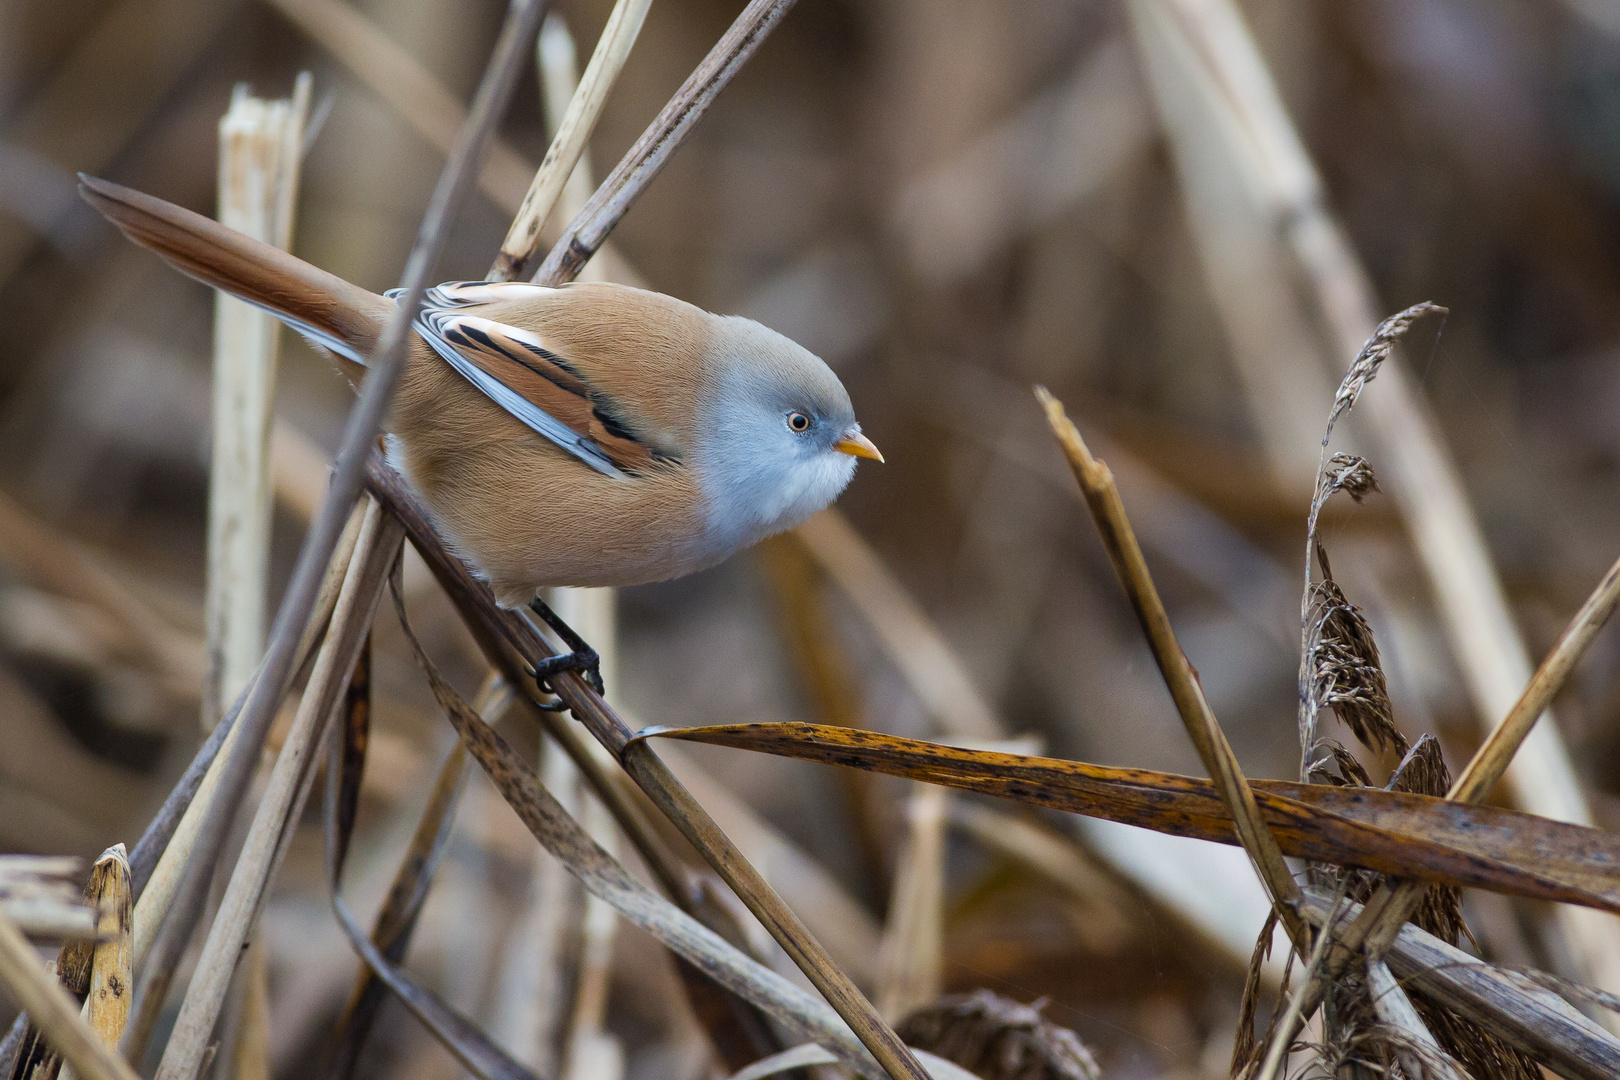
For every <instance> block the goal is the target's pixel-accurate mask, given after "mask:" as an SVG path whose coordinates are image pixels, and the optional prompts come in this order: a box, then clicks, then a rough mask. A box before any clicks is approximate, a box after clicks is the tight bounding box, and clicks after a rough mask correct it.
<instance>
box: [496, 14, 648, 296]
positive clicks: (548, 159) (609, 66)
mask: <svg viewBox="0 0 1620 1080" xmlns="http://www.w3.org/2000/svg"><path fill="white" fill-rule="evenodd" d="M651 6H652V0H618V2H617V3H616V4H614V5H613V11H612V13H611V14H609V15H608V21H607V26H605V27H604V28H603V29H602V36H601V37H600V38H598V39H597V42H596V51H595V52H593V53H592V54H591V61H590V63H589V64H587V65H586V67H585V74H584V76H582V77H581V78H580V80H579V85H578V86H577V87H576V88H575V89H574V91H573V94H572V95H571V96H570V97H569V99H568V111H567V112H566V113H565V114H564V115H563V118H562V121H561V122H560V123H559V124H557V125H556V127H555V129H554V132H553V135H552V139H551V146H550V147H549V148H548V149H547V150H546V156H545V158H544V160H542V161H541V162H540V168H539V169H538V170H537V171H536V172H535V174H534V181H533V182H532V183H531V184H530V185H529V190H528V193H527V194H525V195H524V196H523V205H522V206H521V207H520V208H519V209H518V212H517V216H516V217H515V218H513V220H512V227H511V228H510V229H509V230H507V233H506V239H505V241H503V242H502V244H501V253H500V255H499V256H498V257H497V258H496V260H495V267H494V269H493V270H492V271H491V272H490V278H491V280H494V281H512V280H514V279H516V278H520V277H522V276H523V274H524V272H525V271H526V270H527V268H528V266H529V265H530V263H531V261H532V260H533V259H534V256H535V253H536V249H537V248H538V247H539V246H540V228H541V226H542V225H544V224H545V222H546V218H548V217H549V216H550V215H551V210H552V206H553V205H554V204H555V203H556V201H557V197H558V196H559V195H561V194H562V190H563V188H564V186H566V185H567V183H568V179H569V177H570V176H572V175H573V172H574V166H575V165H577V164H578V163H579V159H580V156H581V155H582V154H584V152H585V144H586V143H587V142H588V141H589V140H590V137H591V132H592V131H594V130H595V129H596V121H597V120H598V119H599V118H600V117H601V115H602V106H603V105H604V104H606V102H607V96H608V91H609V90H611V89H612V88H613V83H614V80H616V79H617V78H618V77H619V72H620V70H622V69H623V67H624V62H625V61H626V60H627V59H629V57H630V49H631V47H632V46H633V45H634V44H635V42H636V35H638V34H639V33H641V24H642V22H643V21H644V20H645V19H646V17H647V9H648V8H649V7H651ZM575 213H578V211H577V210H576V211H575Z"/></svg>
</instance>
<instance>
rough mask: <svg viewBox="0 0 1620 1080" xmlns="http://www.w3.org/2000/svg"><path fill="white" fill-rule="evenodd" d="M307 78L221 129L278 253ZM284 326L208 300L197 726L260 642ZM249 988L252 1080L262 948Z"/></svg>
mask: <svg viewBox="0 0 1620 1080" xmlns="http://www.w3.org/2000/svg"><path fill="white" fill-rule="evenodd" d="M312 83H313V79H312V78H311V76H310V75H309V73H308V72H304V73H303V74H301V75H299V76H298V79H297V80H296V82H295V83H294V88H293V95H292V98H291V99H290V100H286V101H264V100H261V99H259V98H255V97H252V96H251V95H250V94H249V93H248V90H247V86H246V85H245V84H240V83H239V84H238V85H237V87H236V91H235V93H234V94H233V96H232V98H231V104H230V107H229V108H228V109H227V110H226V113H225V115H224V117H223V118H222V119H221V120H220V124H219V210H218V216H219V220H220V222H221V224H224V225H226V226H228V227H230V228H233V229H236V230H237V231H238V232H242V233H245V234H247V235H249V236H251V237H253V238H254V239H256V240H262V241H264V242H265V243H268V244H273V245H274V246H276V247H278V248H281V249H282V250H283V251H285V250H287V249H288V248H290V247H291V244H292V230H293V219H294V217H295V207H296V205H297V193H298V181H299V175H300V171H301V170H300V166H301V164H302V162H303V156H304V155H303V141H304V126H305V122H306V119H307V117H308V114H309V99H310V88H311V85H312ZM280 340H281V322H280V320H278V319H276V318H275V317H274V316H272V315H270V314H269V313H268V312H265V311H262V310H260V309H258V308H256V307H254V306H252V305H250V304H247V303H244V302H243V301H241V300H238V299H236V298H235V297H233V296H229V295H227V294H225V293H222V292H216V293H215V294H214V380H213V408H212V411H211V415H212V426H213V438H212V442H211V450H210V454H209V487H208V563H207V574H206V587H205V592H204V600H203V625H204V627H205V632H206V650H207V651H206V654H205V655H206V657H207V669H206V670H205V672H204V675H203V683H202V703H201V710H202V725H203V729H204V730H210V729H212V728H213V727H214V725H215V724H217V723H219V720H220V717H221V715H222V713H223V711H224V708H225V705H226V703H227V702H229V701H230V700H231V699H232V698H234V697H235V696H236V695H237V694H238V693H239V692H240V691H241V690H242V688H243V687H245V686H247V685H248V683H249V682H250V681H251V680H252V678H253V669H254V668H255V667H256V666H257V664H258V661H259V653H260V650H261V649H262V648H263V647H264V631H265V612H266V610H267V609H268V607H269V584H270V582H269V570H270V524H271V515H272V511H273V507H274V494H273V492H272V490H271V486H270V429H271V424H272V422H273V413H274V404H275V383H276V353H277V347H278V345H279V343H280ZM245 959H246V963H245V965H244V966H243V967H242V969H241V972H242V973H241V976H240V978H241V979H243V980H246V987H245V989H244V990H243V991H242V993H241V994H240V996H239V997H238V998H237V999H235V1000H237V1001H239V1002H240V1011H241V1015H240V1018H239V1019H238V1020H237V1021H236V1022H230V1023H226V1024H225V1025H224V1028H223V1030H224V1031H225V1032H226V1034H227V1036H228V1038H227V1040H226V1042H227V1045H226V1046H225V1047H224V1052H225V1053H227V1054H230V1055H232V1057H233V1058H234V1061H233V1066H234V1067H233V1068H232V1070H231V1072H232V1075H233V1076H235V1077H237V1078H238V1080H260V1078H262V1077H263V1075H264V1073H265V1072H266V1070H267V1065H266V1063H265V1062H264V1061H263V1059H262V1056H261V1055H262V1053H263V1051H264V1048H265V1047H266V1046H267V1045H268V1042H269V1033H268V1031H267V1030H266V1029H267V1027H268V1025H269V1016H268V1013H267V1003H268V999H269V986H268V985H267V983H266V980H267V978H268V970H267V968H266V967H265V959H264V950H263V949H262V948H258V947H255V948H253V949H251V951H250V952H249V954H248V956H247V957H246V958H245Z"/></svg>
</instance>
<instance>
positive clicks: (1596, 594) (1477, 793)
mask: <svg viewBox="0 0 1620 1080" xmlns="http://www.w3.org/2000/svg"><path fill="white" fill-rule="evenodd" d="M1616 605H1620V559H1617V560H1616V561H1615V563H1614V565H1613V566H1611V567H1609V572H1608V573H1607V574H1605V575H1603V580H1602V581H1599V582H1598V585H1597V588H1596V589H1594V590H1593V591H1592V595H1591V596H1588V597H1587V598H1586V603H1584V604H1582V605H1581V609H1580V610H1579V611H1577V612H1576V613H1575V617H1574V618H1573V619H1572V620H1570V624H1569V625H1568V626H1567V627H1565V628H1564V632H1563V633H1562V634H1561V635H1559V638H1558V643H1557V644H1556V645H1554V646H1553V649H1552V651H1551V652H1549V653H1548V654H1547V656H1546V658H1545V659H1543V660H1542V661H1541V666H1540V667H1538V668H1537V669H1536V673H1535V675H1533V676H1532V677H1531V679H1530V683H1529V685H1527V686H1526V687H1525V688H1524V693H1522V694H1521V695H1519V700H1518V701H1516V702H1514V703H1513V708H1512V709H1511V710H1509V711H1508V714H1507V715H1506V716H1504V717H1503V718H1502V722H1501V723H1499V724H1497V725H1496V727H1495V728H1494V729H1493V730H1492V731H1491V733H1490V735H1489V736H1487V737H1486V739H1485V742H1484V743H1482V744H1481V745H1480V748H1479V749H1478V750H1477V751H1475V753H1474V756H1473V758H1472V759H1470V760H1469V762H1468V767H1467V768H1465V769H1463V771H1462V774H1461V775H1460V776H1458V777H1457V780H1456V782H1455V783H1454V784H1452V786H1451V792H1450V793H1449V794H1448V795H1447V796H1446V797H1447V798H1448V799H1456V800H1458V801H1460V802H1479V801H1481V800H1483V799H1484V798H1485V796H1487V795H1489V794H1490V793H1491V789H1492V788H1494V787H1495V786H1496V784H1497V782H1498V781H1500V780H1501V779H1502V777H1503V776H1504V775H1505V774H1506V773H1507V770H1508V766H1509V764H1510V763H1511V762H1512V760H1513V757H1514V755H1515V754H1516V753H1517V752H1518V750H1519V747H1520V746H1522V745H1524V740H1525V738H1526V737H1528V736H1529V734H1530V731H1531V729H1532V728H1533V727H1535V724H1536V721H1537V719H1539V718H1540V717H1541V715H1542V714H1543V713H1544V712H1546V710H1547V706H1548V705H1550V704H1551V703H1552V699H1553V698H1554V697H1556V696H1557V694H1558V691H1559V690H1560V689H1562V688H1563V685H1564V683H1565V682H1567V681H1568V680H1569V676H1570V674H1571V673H1572V672H1573V671H1574V670H1575V666H1576V665H1577V664H1579V663H1580V661H1581V658H1582V657H1583V656H1585V655H1586V650H1587V649H1589V648H1590V647H1591V645H1592V642H1593V641H1594V640H1596V638H1597V635H1598V632H1599V631H1601V630H1602V629H1603V626H1604V624H1605V623H1607V622H1608V621H1609V617H1610V616H1611V615H1613V614H1614V609H1615V607H1616Z"/></svg>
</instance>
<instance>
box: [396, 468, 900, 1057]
mask: <svg viewBox="0 0 1620 1080" xmlns="http://www.w3.org/2000/svg"><path fill="white" fill-rule="evenodd" d="M368 485H369V488H370V490H371V491H372V492H373V494H374V496H375V497H376V498H377V499H378V501H379V502H381V503H382V504H383V505H384V506H385V507H386V508H387V509H388V510H389V511H390V512H391V513H393V514H394V515H395V516H396V517H399V518H400V520H401V521H402V522H404V524H405V527H406V529H407V531H408V532H409V533H410V536H411V540H412V543H413V544H415V545H416V547H417V550H418V551H420V552H421V553H422V556H423V558H424V560H425V561H426V562H427V564H428V566H429V567H430V568H431V569H432V570H433V573H434V575H435V576H436V577H437V578H438V579H439V582H440V584H441V585H442V586H444V588H445V591H446V592H447V593H449V595H450V598H451V600H452V601H453V602H454V603H455V604H456V606H457V608H458V609H460V611H461V614H462V617H463V619H465V620H466V621H467V624H468V628H469V629H471V630H472V632H473V635H474V637H475V638H477V639H478V641H479V645H480V647H481V648H483V650H484V653H485V655H486V656H487V657H488V658H489V660H490V662H491V663H492V664H494V665H495V666H496V668H497V669H498V670H500V671H501V672H502V674H503V675H506V677H507V678H508V679H509V680H512V681H514V682H516V681H517V680H520V679H523V678H524V667H523V666H522V665H528V667H529V668H530V669H532V667H533V665H535V664H536V663H538V662H539V661H541V660H543V659H545V658H547V657H549V656H552V655H554V653H553V650H552V649H551V647H550V646H549V645H547V644H546V643H545V641H544V640H543V639H542V638H541V637H540V636H539V634H538V633H537V632H536V630H535V629H534V627H533V625H532V624H530V623H529V622H528V621H527V620H526V619H522V618H520V617H519V616H517V615H515V614H513V613H511V612H507V611H503V610H501V609H500V608H499V607H497V606H496V605H495V602H494V597H493V596H492V595H491V594H490V592H489V589H488V587H487V586H485V585H483V584H482V583H481V582H478V581H476V580H475V579H473V578H472V576H471V574H470V573H469V572H468V570H467V568H466V567H465V566H464V565H463V564H462V563H461V562H460V561H459V560H457V559H455V558H454V557H453V556H452V555H450V554H449V552H448V551H447V550H445V548H444V545H443V542H442V541H440V540H439V538H438V537H437V535H435V534H434V533H433V531H432V527H431V525H430V524H429V519H428V518H427V516H426V513H425V511H424V510H423V509H422V508H421V507H420V504H419V503H418V502H417V500H416V497H415V495H414V494H413V493H412V492H411V491H410V490H409V489H408V488H407V487H406V486H405V485H404V482H403V480H402V479H401V478H400V477H399V475H398V474H397V473H394V472H393V470H391V469H389V468H388V467H387V466H385V465H383V464H382V463H381V462H374V463H373V464H372V468H371V471H370V474H369V477H368ZM553 687H554V689H555V690H556V691H557V694H558V696H559V697H560V698H561V699H562V701H563V703H564V704H565V705H566V706H567V707H568V709H569V711H570V712H572V713H573V715H574V717H575V719H577V720H580V721H581V722H582V723H584V725H585V727H586V729H587V730H588V731H590V733H591V734H592V736H594V737H595V738H596V740H597V741H598V742H600V743H601V744H602V745H603V746H604V747H606V748H607V750H608V751H609V753H611V754H612V755H613V756H614V757H615V758H616V759H617V760H618V762H619V764H620V765H621V766H623V768H624V769H625V771H626V772H628V773H629V774H630V776H631V778H632V779H633V780H635V782H636V784H637V786H638V787H640V788H641V790H642V792H643V793H644V794H646V795H647V797H648V798H650V799H651V800H652V802H653V805H655V806H657V807H658V808H659V810H661V811H662V812H663V813H664V814H665V816H667V817H668V818H669V819H670V821H671V822H672V823H674V825H675V826H676V828H678V829H679V830H680V831H681V833H682V835H684V836H685V837H686V838H687V840H688V841H690V842H691V843H692V845H693V847H695V848H696V849H697V850H698V852H699V853H700V854H702V855H703V857H704V859H705V860H706V861H707V862H708V863H709V865H710V866H712V867H713V868H714V869H715V871H716V872H717V873H719V874H720V876H721V877H722V878H723V879H724V880H725V882H726V884H727V885H730V886H731V888H732V890H733V891H734V892H735V893H736V894H737V896H738V898H739V899H741V900H742V901H743V903H744V904H745V905H747V907H748V908H749V910H750V911H752V912H753V913H754V915H755V917H756V918H758V919H759V920H760V922H761V923H762V924H763V925H764V926H765V928H766V929H767V930H768V931H770V933H771V936H772V937H774V938H776V940H777V943H778V944H780V945H781V946H782V948H783V949H784V951H786V952H787V954H788V956H789V957H790V958H791V959H792V960H793V961H794V963H795V964H796V965H798V967H799V969H800V970H801V971H803V972H804V973H805V975H806V977H807V978H809V979H810V981H811V983H812V985H814V986H815V987H816V989H817V990H819V991H821V993H822V995H823V996H824V997H825V998H826V999H827V1001H828V1003H830V1004H831V1005H832V1007H833V1008H834V1009H835V1010H837V1012H838V1014H839V1015H840V1016H842V1017H843V1018H844V1020H845V1022H847V1023H848V1024H849V1026H850V1028H851V1029H853V1030H854V1032H855V1033H856V1035H857V1036H858V1037H859V1038H860V1040H861V1042H863V1043H864V1044H865V1045H866V1046H867V1047H868V1049H869V1050H871V1052H872V1055H873V1056H874V1057H875V1058H876V1059H877V1060H878V1062H879V1063H880V1064H882V1066H883V1068H884V1070H885V1071H886V1072H888V1074H889V1075H890V1076H891V1077H893V1078H894V1080H901V1078H902V1077H908V1078H912V1080H922V1078H923V1077H925V1076H926V1074H925V1073H924V1072H923V1071H922V1067H921V1066H920V1065H918V1064H917V1061H916V1058H915V1057H914V1056H913V1055H912V1054H911V1052H910V1050H908V1049H907V1048H906V1046H905V1044H904V1043H903V1042H901V1041H900V1039H899V1037H898V1036H897V1035H895V1034H894V1031H893V1029H892V1028H890V1027H889V1025H888V1024H886V1023H884V1022H883V1020H882V1018H881V1017H879V1016H878V1014H877V1011H876V1010H875V1009H874V1008H873V1007H872V1004H871V1002H869V1001H867V1000H866V998H865V997H864V996H863V995H862V994H861V992H860V991H859V990H858V989H856V987H855V985H854V984H853V983H852V982H850V980H849V977H848V976H847V975H845V974H844V973H843V972H842V971H841V970H840V969H839V967H838V965H837V964H835V963H834V962H833V960H832V958H831V957H830V956H828V955H827V952H826V950H825V949H823V948H822V947H821V945H820V944H819V943H818V942H817V941H816V940H815V938H814V937H813V936H812V935H811V934H810V932H809V931H808V930H807V929H806V928H805V926H804V924H803V922H801V921H800V919H799V917H798V916H797V915H795V914H794V913H793V911H792V910H791V909H790V908H789V907H788V906H787V905H786V904H785V903H783V902H782V899H781V897H779V896H777V895H776V893H775V892H774V891H773V890H772V889H771V887H770V885H769V884H767V883H766V881H765V879H764V878H763V877H762V876H761V875H760V873H759V871H758V870H757V869H756V868H755V867H754V866H753V865H752V864H750V863H749V862H748V860H747V859H745V858H744V857H743V856H742V853H741V852H739V851H738V850H737V848H736V846H735V845H734V844H733V843H732V842H731V840H730V839H729V838H728V837H727V836H726V835H725V833H723V832H722V831H721V830H720V828H719V827H718V826H717V825H715V823H714V821H713V819H712V818H710V817H709V815H708V814H707V813H706V812H705V811H704V810H703V808H702V807H701V806H700V805H698V803H697V801H696V800H695V799H693V798H692V796H691V793H690V792H688V791H687V790H686V789H685V788H684V787H683V786H682V785H681V784H680V782H679V781H678V780H676V779H675V776H674V774H673V773H671V772H670V771H669V769H668V767H667V766H665V765H664V763H663V762H662V761H660V760H659V758H658V756H657V755H656V754H655V753H653V751H652V749H651V748H650V747H649V746H648V745H647V744H646V743H645V741H636V740H635V739H634V733H633V732H632V731H631V729H630V727H629V725H627V724H626V723H625V722H624V720H623V718H622V717H620V716H619V714H618V713H617V712H616V711H614V709H613V708H612V707H611V706H609V705H608V703H607V702H606V701H604V700H603V699H602V697H601V696H600V695H599V694H597V693H596V691H595V690H594V689H592V688H591V687H590V686H589V685H588V684H587V683H586V682H585V680H583V679H582V678H579V677H578V676H577V675H575V674H573V673H566V674H563V675H560V676H558V677H557V678H556V679H555V680H553ZM570 756H573V755H572V754H571V755H570ZM575 761H576V763H577V764H581V765H582V768H583V767H584V763H586V762H591V761H592V759H591V758H590V756H589V755H585V754H582V755H580V757H576V758H575ZM587 775H589V774H587ZM599 790H600V789H599ZM604 801H606V800H604ZM610 806H611V803H610ZM632 839H634V837H632Z"/></svg>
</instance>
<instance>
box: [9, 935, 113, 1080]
mask: <svg viewBox="0 0 1620 1080" xmlns="http://www.w3.org/2000/svg"><path fill="white" fill-rule="evenodd" d="M0 982H4V983H5V986H6V989H7V990H8V991H9V992H10V994H11V997H12V999H13V1000H15V1001H17V1002H18V1003H19V1004H21V1005H22V1007H23V1008H24V1009H26V1010H27V1011H28V1015H29V1017H30V1019H31V1020H32V1022H33V1023H34V1024H37V1025H38V1026H39V1029H40V1031H41V1032H42V1033H43V1034H44V1036H45V1038H46V1039H47V1040H49V1042H50V1044H51V1046H52V1047H53V1048H54V1049H55V1050H56V1051H57V1052H59V1053H60V1054H61V1055H62V1057H63V1059H64V1060H65V1061H67V1062H68V1064H70V1065H72V1066H73V1069H74V1071H75V1072H76V1073H77V1074H78V1075H79V1077H80V1078H81V1080H140V1078H139V1077H138V1076H137V1075H136V1073H135V1070H134V1069H132V1068H130V1067H129V1065H128V1063H126V1062H125V1061H124V1059H123V1058H121V1057H119V1056H118V1053H117V1052H116V1051H115V1050H114V1049H113V1048H112V1047H110V1046H108V1045H107V1044H106V1043H103V1042H102V1041H101V1039H100V1037H99V1035H98V1034H97V1032H96V1030H95V1028H93V1027H91V1026H90V1025H89V1024H88V1023H86V1022H85V1020H84V1019H82V1018H81V1017H80V1016H79V1010H80V1005H79V1003H78V1002H77V1001H75V1000H74V999H73V997H72V996H71V995H70V994H69V993H68V992H67V991H66V990H64V989H63V988H62V986H61V984H60V983H58V982H57V981H56V979H55V978H54V977H53V976H52V975H51V973H50V972H49V971H48V970H47V969H46V968H45V967H43V966H42V965H41V964H40V962H39V960H38V958H37V957H36V956H35V955H34V947H33V946H32V945H30V944H29V943H28V939H27V938H25V937H23V934H22V931H21V930H19V929H17V924H16V923H14V922H12V921H11V920H10V919H9V918H7V917H6V915H5V913H4V912H0Z"/></svg>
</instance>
